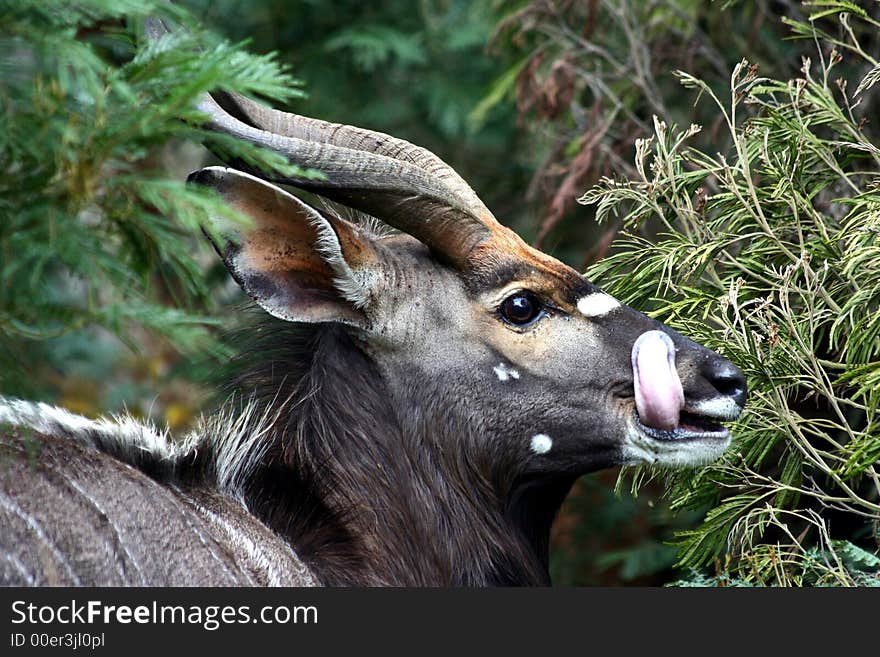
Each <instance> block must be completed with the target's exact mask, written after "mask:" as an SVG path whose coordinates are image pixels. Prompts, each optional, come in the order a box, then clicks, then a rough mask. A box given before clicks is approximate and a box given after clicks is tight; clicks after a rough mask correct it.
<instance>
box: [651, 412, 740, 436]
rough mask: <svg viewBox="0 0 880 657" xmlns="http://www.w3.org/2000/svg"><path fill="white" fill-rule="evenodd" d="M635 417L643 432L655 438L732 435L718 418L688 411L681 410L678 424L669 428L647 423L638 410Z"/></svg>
mask: <svg viewBox="0 0 880 657" xmlns="http://www.w3.org/2000/svg"><path fill="white" fill-rule="evenodd" d="M635 418H636V425H637V426H638V428H639V429H640V430H641V431H642V433H644V434H645V435H647V436H648V437H649V438H653V439H654V440H663V441H673V440H674V441H685V440H704V439H707V438H708V439H714V440H720V441H724V440H727V439H728V438H729V437H730V432H729V431H728V430H727V428H726V427H725V426H723V425H722V424H721V423H720V422H718V420H717V419H715V418H712V417H708V416H706V415H698V414H696V413H690V412H687V411H681V413H680V414H679V420H678V425H677V426H675V427H672V428H669V429H659V428H657V427H652V426H649V425H647V424H645V423H644V422H642V420H641V418H639V414H638V411H636V412H635Z"/></svg>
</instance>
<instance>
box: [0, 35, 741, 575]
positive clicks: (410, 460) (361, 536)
mask: <svg viewBox="0 0 880 657" xmlns="http://www.w3.org/2000/svg"><path fill="white" fill-rule="evenodd" d="M149 29H150V30H151V31H152V32H153V33H154V35H156V34H158V33H159V32H160V31H161V30H162V29H163V28H162V27H161V25H159V24H158V23H153V24H152V25H151V27H150V28H149ZM199 108H200V109H201V111H203V112H204V114H205V115H206V117H207V119H206V120H207V124H208V125H209V126H210V127H211V128H212V129H213V130H216V131H218V132H220V133H223V134H225V135H231V136H234V137H237V138H240V139H245V140H250V141H251V142H254V143H257V144H260V145H262V146H264V147H267V148H270V149H272V150H274V151H276V152H278V153H280V154H283V155H284V156H285V157H286V158H287V159H288V160H289V161H290V162H292V163H294V164H297V165H299V166H301V167H303V168H306V169H317V170H319V171H321V172H322V173H323V174H324V176H323V177H321V178H298V177H283V176H281V175H277V174H272V173H266V172H261V171H256V170H249V169H248V168H247V167H246V166H245V165H243V164H241V163H230V164H232V165H233V166H236V167H237V168H227V167H222V166H215V167H208V168H205V169H202V170H200V171H197V172H195V173H193V174H192V175H191V176H190V181H191V182H192V184H194V185H203V186H206V187H208V188H211V189H213V190H214V191H215V192H216V193H217V194H218V195H219V196H220V197H222V198H223V199H224V200H225V202H226V203H228V204H229V205H230V206H232V207H233V208H234V209H235V210H237V211H239V212H240V213H243V214H244V215H246V216H247V217H248V218H249V219H250V222H249V223H248V224H247V225H246V227H242V226H243V224H240V223H239V224H235V223H230V222H228V221H227V220H225V219H223V218H221V217H217V218H216V220H215V221H214V222H213V225H212V226H211V227H210V229H209V230H207V231H206V234H208V235H209V236H210V239H211V240H212V241H213V244H214V247H215V248H216V250H217V252H218V254H219V255H220V257H221V258H222V259H223V261H224V263H225V264H226V266H227V268H228V269H229V272H230V274H231V276H232V277H233V278H234V279H235V281H236V282H237V283H238V284H239V285H240V286H241V288H242V289H243V290H244V291H245V292H246V293H247V294H248V295H249V296H250V297H251V298H252V299H253V300H254V301H255V302H256V304H258V305H259V306H260V307H261V308H262V312H263V314H264V316H265V318H264V320H263V321H261V322H260V323H259V324H258V325H257V326H255V327H254V328H253V329H252V331H251V341H250V344H249V345H248V346H247V348H246V350H245V353H244V356H243V358H242V362H244V363H245V366H244V367H243V369H242V371H241V372H240V373H239V374H238V375H237V378H236V380H235V382H234V384H235V388H236V389H237V390H240V391H243V397H241V396H240V397H238V399H239V400H240V401H239V403H230V404H228V405H227V406H226V407H224V408H222V409H221V410H220V411H219V412H218V413H217V414H216V415H214V416H213V417H210V418H209V419H207V420H205V421H203V422H202V424H201V426H200V427H199V428H198V429H196V430H194V431H193V432H192V433H191V434H190V435H189V436H186V437H183V438H178V439H176V440H171V439H170V438H169V436H168V435H167V434H166V433H165V432H159V431H157V430H156V429H154V428H152V427H151V426H149V425H146V424H143V423H140V422H137V421H135V420H134V419H132V418H130V417H117V418H111V419H102V420H97V421H95V420H90V419H86V418H83V417H80V416H77V415H74V414H71V413H69V412H67V411H64V410H62V409H59V408H55V407H52V406H48V405H46V404H41V403H31V402H25V401H20V400H13V399H0V425H2V426H0V428H2V432H0V581H2V582H3V583H6V584H27V585H52V584H69V585H301V586H305V585H329V586H339V585H354V586H381V585H394V586H484V585H546V584H549V574H548V549H549V546H548V543H549V534H550V527H551V523H552V521H553V518H554V515H555V513H556V512H557V510H558V508H559V506H560V504H561V503H562V501H563V499H564V498H565V496H566V494H567V493H568V491H569V489H570V487H571V486H572V484H573V482H574V481H575V480H576V478H578V477H579V476H581V475H583V474H585V473H589V472H593V471H596V470H599V469H601V468H607V467H610V466H615V465H619V464H640V463H642V464H643V463H647V464H662V465H666V466H688V465H694V464H700V463H705V462H709V461H711V460H713V459H716V458H717V457H718V456H719V455H720V454H721V453H722V452H723V451H724V450H725V448H726V447H727V446H728V444H729V442H730V435H729V432H728V430H727V429H726V428H725V427H724V426H722V423H724V422H728V421H730V420H734V419H735V418H736V417H737V416H738V415H739V414H740V412H741V410H742V408H743V405H744V403H745V398H746V383H745V380H744V377H743V375H742V373H741V372H740V371H739V370H738V369H737V368H736V367H735V366H734V365H733V364H731V363H730V362H729V361H727V360H726V359H724V358H722V357H721V356H719V355H718V354H717V353H715V352H713V351H710V350H709V349H706V348H705V347H702V346H701V345H699V344H696V343H694V342H692V341H691V340H688V339H687V338H685V337H683V336H681V335H679V334H678V333H676V332H675V331H673V330H672V329H670V328H668V327H667V326H664V325H663V324H661V323H659V322H657V321H655V320H653V319H650V318H648V317H647V316H645V315H643V314H642V313H640V312H638V311H636V310H633V309H632V308H629V307H627V306H625V305H623V304H621V303H620V302H618V301H617V300H616V299H614V298H613V297H611V296H609V295H608V294H606V293H604V292H602V291H601V290H600V289H599V288H598V287H596V286H595V285H593V284H592V283H591V282H590V281H588V280H586V279H585V278H584V277H583V276H582V275H581V274H579V273H578V272H577V271H575V270H574V269H572V268H571V267H569V266H566V265H565V264H563V263H561V262H559V261H558V260H556V259H554V258H553V257H551V256H549V255H547V254H546V253H542V252H540V251H538V250H536V249H534V248H532V247H530V246H529V245H528V244H526V243H525V242H524V241H523V240H522V239H521V238H520V237H519V236H517V235H516V234H515V233H514V232H512V231H511V230H509V229H508V228H506V227H505V226H503V225H502V224H500V223H499V222H498V221H496V219H495V217H494V216H493V215H492V213H491V212H490V211H489V210H488V209H487V207H486V206H485V205H484V204H483V203H482V202H481V201H480V199H479V198H478V197H477V195H476V194H475V193H474V192H473V190H472V189H471V188H470V187H469V186H468V185H467V184H466V183H465V181H464V180H462V178H461V177H459V175H458V174H457V173H456V172H455V171H453V170H452V169H451V168H450V167H449V166H448V165H447V164H445V163H444V162H443V161H442V160H441V159H440V158H438V157H437V156H436V155H434V154H433V153H431V152H429V151H427V150H425V149H422V148H419V147H417V146H414V145H412V144H410V143H408V142H406V141H403V140H401V139H397V138H394V137H391V136H388V135H385V134H381V133H378V132H373V131H370V130H365V129H362V128H358V127H353V126H348V125H338V124H332V123H327V122H324V121H320V120H316V119H312V118H306V117H303V116H298V115H295V114H290V113H285V112H281V111H278V110H275V109H271V108H269V107H267V106H264V105H262V104H258V103H256V102H254V101H252V100H250V99H248V98H245V97H242V96H240V95H236V94H234V93H226V92H216V93H212V94H210V95H206V96H204V97H203V98H202V99H201V100H200V102H199ZM279 185H288V186H292V187H295V188H299V189H301V190H306V191H309V192H312V193H314V194H316V195H319V196H320V197H323V198H326V199H329V200H331V201H333V202H334V203H335V204H337V205H342V206H346V207H347V208H351V209H353V210H355V211H357V212H358V213H361V214H363V215H364V216H369V217H374V218H376V219H378V220H380V221H381V224H379V223H378V222H376V221H352V220H350V219H351V217H348V218H343V217H342V216H339V215H340V214H345V213H337V212H335V211H333V210H332V209H330V208H332V207H336V206H331V205H329V204H326V205H325V204H319V206H320V207H313V206H311V205H309V204H307V203H306V202H304V201H302V200H300V199H299V198H298V197H297V196H295V195H294V194H292V193H290V192H289V191H287V190H286V189H284V188H282V187H280V186H279ZM379 225H382V226H384V227H385V228H382V229H380V228H378V226H379Z"/></svg>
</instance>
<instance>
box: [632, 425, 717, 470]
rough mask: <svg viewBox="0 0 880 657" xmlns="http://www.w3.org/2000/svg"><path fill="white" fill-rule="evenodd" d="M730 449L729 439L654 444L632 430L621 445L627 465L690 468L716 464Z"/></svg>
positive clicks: (669, 441)
mask: <svg viewBox="0 0 880 657" xmlns="http://www.w3.org/2000/svg"><path fill="white" fill-rule="evenodd" d="M729 446H730V435H729V434H727V435H725V436H724V437H723V438H722V437H719V438H704V439H696V440H668V441H667V440H654V439H652V438H649V437H648V436H645V435H644V434H643V433H642V432H641V431H639V430H638V429H636V428H635V427H634V426H631V427H630V428H629V430H628V431H627V435H626V438H625V440H624V443H623V454H622V456H623V462H624V463H625V464H626V465H642V464H646V465H665V466H669V467H673V468H675V467H693V466H699V465H706V464H707V463H712V462H713V461H716V460H718V458H719V457H720V456H721V455H722V454H723V453H724V450H726V449H727V448H728V447H729Z"/></svg>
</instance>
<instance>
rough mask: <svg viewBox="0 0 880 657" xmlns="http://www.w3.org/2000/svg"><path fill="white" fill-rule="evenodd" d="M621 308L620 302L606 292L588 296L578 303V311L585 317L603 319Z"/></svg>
mask: <svg viewBox="0 0 880 657" xmlns="http://www.w3.org/2000/svg"><path fill="white" fill-rule="evenodd" d="M619 307H620V301H618V300H617V299H615V298H614V297H612V296H611V295H609V294H605V293H604V292H596V293H595V294H588V295H587V296H585V297H581V299H580V300H579V301H578V302H577V309H578V310H579V311H580V313H581V314H582V315H584V316H585V317H602V315H607V314H608V313H610V312H611V311H612V310H614V309H615V308H619Z"/></svg>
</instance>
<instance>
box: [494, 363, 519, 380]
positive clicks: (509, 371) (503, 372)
mask: <svg viewBox="0 0 880 657" xmlns="http://www.w3.org/2000/svg"><path fill="white" fill-rule="evenodd" d="M492 371H493V372H495V376H497V377H498V380H499V381H508V380H510V379H518V378H519V372H518V371H516V370H515V369H513V368H512V367H508V366H507V365H505V364H504V363H498V365H496V366H495V367H493V368H492Z"/></svg>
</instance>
